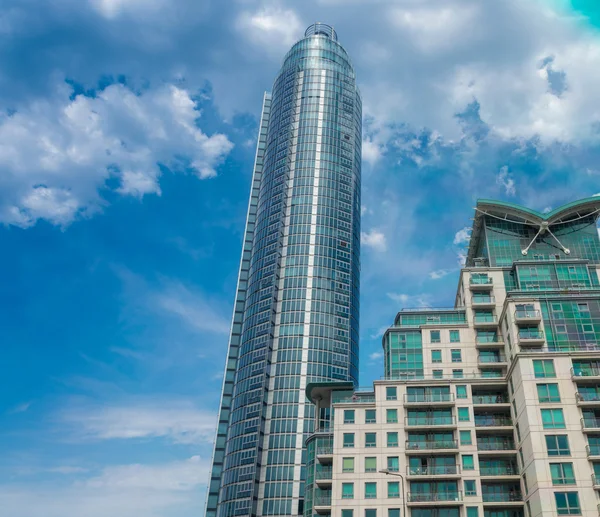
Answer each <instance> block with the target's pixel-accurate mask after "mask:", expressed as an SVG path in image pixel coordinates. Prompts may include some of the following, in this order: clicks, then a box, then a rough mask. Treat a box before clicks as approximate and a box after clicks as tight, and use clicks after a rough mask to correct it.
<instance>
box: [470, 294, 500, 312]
mask: <svg viewBox="0 0 600 517" xmlns="http://www.w3.org/2000/svg"><path fill="white" fill-rule="evenodd" d="M471 306H472V307H473V308H474V309H490V308H494V307H495V306H496V298H494V296H492V295H488V296H473V298H471Z"/></svg>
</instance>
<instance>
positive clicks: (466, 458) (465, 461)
mask: <svg viewBox="0 0 600 517" xmlns="http://www.w3.org/2000/svg"><path fill="white" fill-rule="evenodd" d="M462 468H463V470H474V469H475V464H474V463H473V456H472V455H471V454H468V455H467V454H463V456H462Z"/></svg>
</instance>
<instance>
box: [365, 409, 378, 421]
mask: <svg viewBox="0 0 600 517" xmlns="http://www.w3.org/2000/svg"><path fill="white" fill-rule="evenodd" d="M375 415H376V410H375V409H366V410H365V424H374V423H376V421H377V419H376V416H375Z"/></svg>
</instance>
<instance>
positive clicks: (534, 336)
mask: <svg viewBox="0 0 600 517" xmlns="http://www.w3.org/2000/svg"><path fill="white" fill-rule="evenodd" d="M518 339H519V345H521V346H534V345H543V344H544V343H545V342H546V338H545V337H544V333H543V332H542V331H541V330H530V331H528V332H523V331H519V335H518Z"/></svg>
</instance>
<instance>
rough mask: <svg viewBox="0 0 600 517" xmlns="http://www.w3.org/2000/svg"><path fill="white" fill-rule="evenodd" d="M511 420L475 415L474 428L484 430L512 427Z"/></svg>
mask: <svg viewBox="0 0 600 517" xmlns="http://www.w3.org/2000/svg"><path fill="white" fill-rule="evenodd" d="M512 426H513V422H512V418H510V417H508V416H501V415H498V416H485V415H475V427H476V428H477V427H481V428H484V429H491V428H506V427H512Z"/></svg>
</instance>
